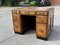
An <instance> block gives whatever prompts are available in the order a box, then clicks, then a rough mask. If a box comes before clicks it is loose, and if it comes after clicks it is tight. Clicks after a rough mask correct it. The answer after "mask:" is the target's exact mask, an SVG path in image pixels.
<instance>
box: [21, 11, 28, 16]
mask: <svg viewBox="0 0 60 45" xmlns="http://www.w3.org/2000/svg"><path fill="white" fill-rule="evenodd" d="M20 14H21V15H28V12H27V11H21V12H20Z"/></svg>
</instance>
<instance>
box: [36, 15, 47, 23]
mask: <svg viewBox="0 0 60 45" xmlns="http://www.w3.org/2000/svg"><path fill="white" fill-rule="evenodd" d="M47 18H48V17H47V16H37V17H36V22H38V23H47V20H48V19H47Z"/></svg>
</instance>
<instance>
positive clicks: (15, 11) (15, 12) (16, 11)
mask: <svg viewBox="0 0 60 45" xmlns="http://www.w3.org/2000/svg"><path fill="white" fill-rule="evenodd" d="M19 13H20V12H19V11H18V10H13V11H12V14H19Z"/></svg>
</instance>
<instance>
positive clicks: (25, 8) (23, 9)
mask: <svg viewBox="0 0 60 45" xmlns="http://www.w3.org/2000/svg"><path fill="white" fill-rule="evenodd" d="M50 9H53V7H20V8H17V9H14V11H49V10H50Z"/></svg>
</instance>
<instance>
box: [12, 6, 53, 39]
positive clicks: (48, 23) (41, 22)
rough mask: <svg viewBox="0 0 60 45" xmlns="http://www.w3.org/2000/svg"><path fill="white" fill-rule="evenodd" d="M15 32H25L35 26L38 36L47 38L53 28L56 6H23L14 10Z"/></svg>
mask: <svg viewBox="0 0 60 45" xmlns="http://www.w3.org/2000/svg"><path fill="white" fill-rule="evenodd" d="M12 17H13V26H14V32H15V33H19V34H23V33H24V32H26V31H27V30H28V29H30V28H29V27H32V28H33V27H35V28H34V29H35V30H36V36H37V38H40V39H45V40H47V39H48V37H49V35H50V34H51V32H52V30H53V20H54V8H52V7H21V8H17V9H14V10H12Z"/></svg>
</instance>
